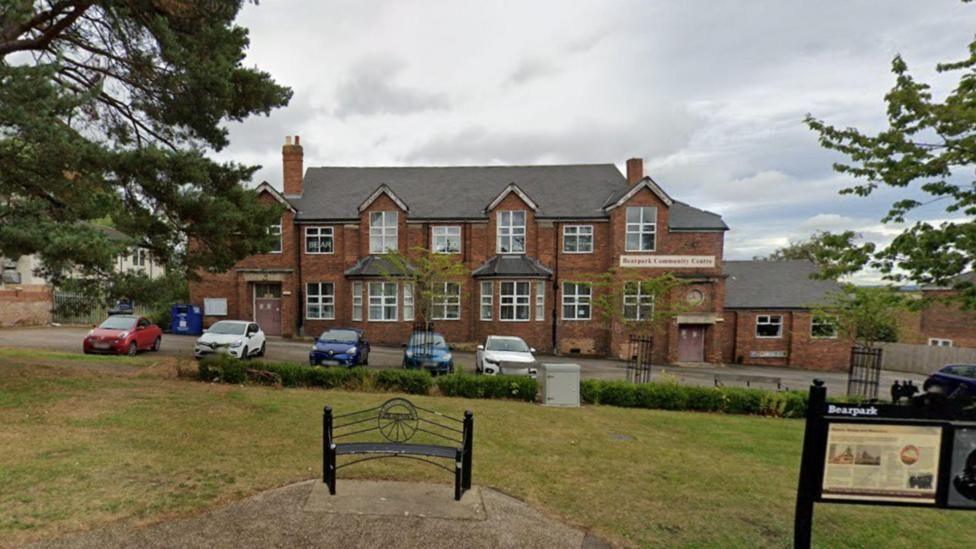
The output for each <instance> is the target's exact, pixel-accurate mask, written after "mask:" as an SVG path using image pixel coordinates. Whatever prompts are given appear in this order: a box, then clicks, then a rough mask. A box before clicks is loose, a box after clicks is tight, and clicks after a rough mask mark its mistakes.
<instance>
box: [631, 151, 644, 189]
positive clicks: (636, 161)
mask: <svg viewBox="0 0 976 549" xmlns="http://www.w3.org/2000/svg"><path fill="white" fill-rule="evenodd" d="M641 179H644V159H643V158H630V159H628V160H627V183H629V184H630V186H631V187H633V186H634V185H636V184H637V182H638V181H640V180H641Z"/></svg>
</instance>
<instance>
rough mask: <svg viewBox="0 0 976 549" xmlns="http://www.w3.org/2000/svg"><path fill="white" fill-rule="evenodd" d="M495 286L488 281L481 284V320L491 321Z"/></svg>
mask: <svg viewBox="0 0 976 549" xmlns="http://www.w3.org/2000/svg"><path fill="white" fill-rule="evenodd" d="M494 286H495V285H494V284H493V283H492V282H491V281H490V280H488V281H484V282H482V283H481V313H480V314H481V317H480V318H481V320H491V309H492V299H493V298H494V295H493V294H494V291H495V288H494Z"/></svg>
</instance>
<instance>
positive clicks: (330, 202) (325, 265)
mask: <svg viewBox="0 0 976 549" xmlns="http://www.w3.org/2000/svg"><path fill="white" fill-rule="evenodd" d="M282 157H283V192H282V193H279V192H278V191H277V190H275V189H274V187H272V186H271V185H269V184H268V183H267V182H265V183H262V184H261V185H260V187H259V190H260V196H261V199H262V200H267V201H274V200H277V201H279V202H280V203H282V204H284V205H285V206H286V208H287V209H286V211H285V213H284V215H283V216H282V219H281V225H280V226H275V227H273V228H272V231H274V232H276V233H280V235H281V238H280V245H278V246H277V247H276V249H275V250H274V251H273V252H272V253H268V254H262V255H257V256H252V257H248V258H246V259H244V260H242V261H240V262H239V263H238V264H237V265H236V266H235V267H234V268H233V269H231V270H230V271H228V272H226V273H222V274H203V275H202V279H201V280H200V281H195V282H193V283H191V285H190V296H191V301H192V302H193V303H194V304H197V305H200V306H202V307H204V310H205V314H206V317H205V323H206V324H207V325H209V324H210V323H212V322H214V321H216V320H219V319H222V318H240V319H253V320H255V321H257V322H259V323H260V324H261V326H262V327H263V328H264V330H265V331H266V332H267V333H268V334H271V335H277V334H280V335H284V336H294V335H303V334H309V335H311V334H318V333H320V332H321V331H322V330H324V329H326V328H328V327H333V326H357V327H360V328H363V329H364V330H366V332H367V336H368V337H369V339H370V340H371V341H372V342H373V343H374V344H389V345H399V344H400V343H402V342H404V341H405V340H406V339H407V337H408V336H409V333H410V331H411V329H412V327H413V324H414V322H413V318H414V312H413V309H414V304H413V296H412V288H411V287H410V286H409V285H408V284H405V283H403V282H391V281H389V280H386V279H384V276H383V275H384V272H385V269H383V268H381V267H380V266H379V263H380V260H379V256H380V255H381V254H382V253H383V252H384V251H386V250H389V249H394V250H399V251H400V252H401V253H404V254H407V253H409V250H411V249H414V248H416V247H418V246H420V247H424V248H426V249H431V250H433V251H436V252H440V253H445V254H453V255H456V256H457V259H458V261H461V262H463V264H464V266H465V267H466V269H467V270H468V272H469V273H470V276H468V277H466V279H465V280H463V281H461V282H460V283H459V284H456V285H451V286H450V287H449V288H448V290H449V292H448V293H449V295H448V297H447V298H445V301H444V303H440V304H438V306H437V313H436V314H437V318H436V319H435V326H436V329H437V330H438V331H440V332H442V333H444V335H445V337H447V339H448V340H449V341H452V342H459V343H460V342H479V341H483V340H484V338H485V337H486V336H488V335H489V334H500V335H518V336H520V337H522V338H524V339H525V340H526V342H528V343H529V345H531V346H533V347H535V348H537V349H539V350H540V351H554V352H557V353H562V354H572V353H580V354H587V355H604V356H618V357H623V356H626V354H627V353H628V352H629V344H628V337H629V334H628V333H626V331H625V329H624V327H622V326H613V327H610V328H609V329H608V328H607V327H606V326H605V325H604V323H603V321H602V319H601V318H600V315H598V314H597V312H596V311H594V310H593V308H592V307H591V299H592V297H593V292H595V291H598V290H597V289H596V288H593V287H591V286H590V285H589V284H587V283H586V282H587V281H592V280H594V279H596V278H598V277H599V276H600V275H601V274H603V273H606V272H607V271H608V270H609V269H611V268H615V273H616V274H615V275H614V276H616V277H619V278H621V279H633V278H634V277H653V276H657V275H659V274H662V273H665V272H671V273H674V274H675V275H676V276H678V277H681V278H683V279H684V280H685V281H686V282H687V284H686V285H684V286H682V287H680V288H679V290H676V291H675V295H672V296H670V299H680V300H684V301H685V303H686V304H687V305H686V307H684V308H686V309H687V310H686V311H685V312H684V313H683V314H681V315H679V316H677V317H676V318H674V319H673V321H670V322H669V323H668V324H667V325H666V326H662V327H661V329H660V330H659V333H658V334H657V335H656V336H655V344H654V360H655V361H659V362H668V363H674V362H712V363H717V362H723V361H724V362H742V363H752V364H768V365H781V366H785V365H790V366H803V367H809V368H821V369H840V368H844V367H846V360H847V358H846V355H845V352H844V348H845V345H847V344H846V343H844V342H842V341H838V340H837V339H836V338H832V337H830V334H827V333H826V332H825V331H824V329H823V327H822V326H817V327H816V328H814V327H813V326H812V322H811V320H812V319H811V318H810V312H809V309H808V307H809V305H811V304H812V303H813V302H815V301H819V300H821V299H822V298H823V295H824V294H825V293H826V292H828V291H830V290H831V289H835V288H836V286H835V285H832V284H831V283H823V282H818V281H813V280H811V279H809V278H808V277H807V276H804V275H805V274H808V272H807V271H804V269H809V268H810V266H809V265H807V264H802V263H795V262H786V263H782V264H778V263H767V262H723V245H724V240H725V232H726V231H727V230H728V227H727V226H726V224H725V223H724V222H723V221H722V218H721V216H719V215H718V214H715V213H712V212H708V211H705V210H701V209H699V208H695V207H693V206H691V205H689V204H686V203H684V202H681V201H679V200H676V199H675V198H673V197H672V196H671V195H670V194H668V193H667V192H665V191H664V189H662V188H661V187H660V186H659V185H658V184H657V183H656V182H655V181H654V180H653V179H651V178H650V177H648V176H646V175H645V174H644V171H643V162H642V160H640V159H630V160H628V161H627V163H626V166H627V170H626V171H627V174H626V176H625V175H623V174H621V173H620V171H619V170H617V168H616V167H615V166H614V165H613V164H580V165H559V166H463V167H400V168H372V167H368V168H355V167H318V168H309V169H308V170H307V171H304V170H303V152H302V146H301V143H300V140H299V138H298V137H297V136H296V137H295V138H294V139H292V138H288V139H286V143H285V145H284V147H283V149H282ZM303 172H304V173H303ZM624 300H625V301H626V305H628V306H626V307H624V305H625V304H623V303H622V304H621V307H622V309H621V310H622V311H625V312H626V314H628V315H630V316H632V317H638V316H639V315H643V314H647V313H646V311H647V307H648V306H650V303H649V300H648V299H647V298H646V296H641V295H638V294H636V293H635V294H632V295H625V297H624ZM806 300H809V301H806ZM818 336H822V337H818Z"/></svg>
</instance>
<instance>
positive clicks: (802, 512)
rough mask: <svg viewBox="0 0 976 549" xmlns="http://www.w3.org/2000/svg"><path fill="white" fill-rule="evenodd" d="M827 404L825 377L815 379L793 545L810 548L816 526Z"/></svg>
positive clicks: (801, 467) (808, 415) (803, 454)
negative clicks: (814, 526) (817, 494)
mask: <svg viewBox="0 0 976 549" xmlns="http://www.w3.org/2000/svg"><path fill="white" fill-rule="evenodd" d="M826 403H827V388H826V387H824V382H823V380H820V379H815V380H813V385H812V386H811V387H810V398H809V400H808V401H807V419H806V428H805V429H804V431H803V453H802V455H801V457H800V480H799V482H798V483H797V487H796V511H795V514H794V519H793V547H794V548H796V549H809V547H810V536H811V532H812V529H813V503H814V499H815V498H814V494H815V493H816V492H817V490H818V486H817V480H818V478H819V476H820V475H819V474H818V471H819V465H820V464H819V463H818V460H822V459H823V456H822V455H820V453H819V449H820V448H821V447H822V446H823V441H822V440H821V438H822V435H823V415H824V412H825V408H826Z"/></svg>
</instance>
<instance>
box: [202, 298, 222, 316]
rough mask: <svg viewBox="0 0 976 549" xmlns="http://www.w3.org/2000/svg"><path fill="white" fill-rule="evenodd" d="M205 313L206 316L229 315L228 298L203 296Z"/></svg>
mask: <svg viewBox="0 0 976 549" xmlns="http://www.w3.org/2000/svg"><path fill="white" fill-rule="evenodd" d="M203 314H204V315H206V316H227V298H224V297H205V298H203Z"/></svg>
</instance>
